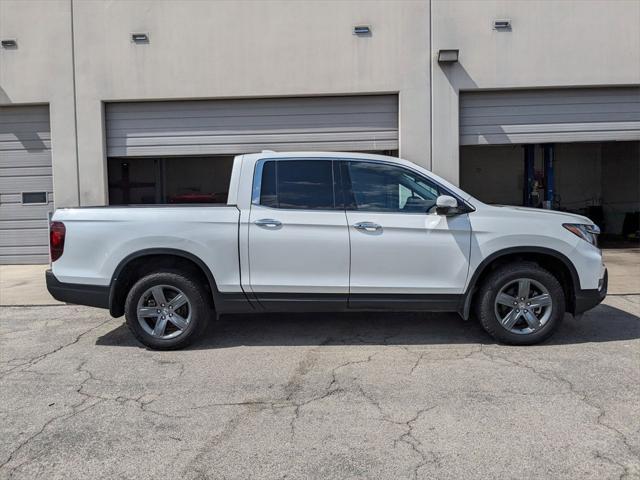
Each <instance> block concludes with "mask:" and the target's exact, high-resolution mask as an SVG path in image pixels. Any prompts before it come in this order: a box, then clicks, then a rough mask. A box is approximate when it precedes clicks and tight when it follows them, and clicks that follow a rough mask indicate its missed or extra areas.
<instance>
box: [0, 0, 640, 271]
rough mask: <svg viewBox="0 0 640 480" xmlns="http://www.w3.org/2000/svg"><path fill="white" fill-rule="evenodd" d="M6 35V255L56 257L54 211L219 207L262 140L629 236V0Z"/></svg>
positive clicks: (342, 7) (38, 4)
mask: <svg viewBox="0 0 640 480" xmlns="http://www.w3.org/2000/svg"><path fill="white" fill-rule="evenodd" d="M0 40H1V41H2V47H1V48H0V215H1V216H0V232H2V236H1V238H0V263H33V262H36V263H37V262H46V261H47V254H46V250H47V247H46V244H47V236H46V218H47V212H48V211H50V210H51V209H52V208H53V207H54V206H55V207H64V206H77V205H81V206H88V205H107V204H126V203H176V202H210V201H223V200H224V198H225V194H226V192H225V184H226V180H227V177H226V176H227V175H228V172H229V168H230V160H231V158H232V157H233V155H235V154H238V153H245V152H253V151H259V150H262V149H272V150H340V151H371V152H385V153H388V154H391V155H399V156H401V157H404V158H406V159H408V160H411V161H413V162H416V163H419V164H421V165H424V166H427V167H428V168H431V169H432V170H433V171H434V172H435V173H437V174H439V175H442V176H444V177H446V178H447V179H449V180H451V181H453V182H455V183H457V184H460V185H461V186H462V188H465V189H467V190H468V191H469V192H470V193H472V194H474V195H476V196H478V198H480V199H481V200H484V201H487V202H498V203H516V204H523V203H524V204H530V205H538V204H540V203H542V202H545V201H547V202H548V204H547V205H548V206H551V207H552V208H561V209H569V210H572V211H581V212H583V213H585V214H589V215H591V216H592V217H595V218H594V220H596V221H598V222H599V223H601V224H602V225H603V226H604V228H605V230H606V231H608V232H610V233H613V234H622V233H623V232H624V233H628V232H629V229H631V230H633V228H636V229H637V223H636V226H635V227H634V223H633V222H634V218H637V217H634V213H633V212H637V211H638V210H640V191H639V190H640V2H638V1H636V0H626V1H625V0H620V1H615V2H610V1H605V0H603V1H598V0H594V1H587V0H582V1H563V2H547V1H542V0H531V1H526V2H525V1H506V0H501V1H490V0H489V1H483V2H477V1H473V0H469V1H467V0H461V1H455V2H454V1H445V0H432V1H429V0H415V1H404V0H396V1H392V0H389V1H358V0H344V1H320V0H318V1H294V0H291V1H280V0H268V1H259V0H256V1H242V2H239V1H197V0H195V1H190V0H183V1H177V0H175V1H151V0H148V1H146V0H145V1H143V0H131V1H106V0H105V1H83V0H42V1H38V0H31V1H19V0H0ZM525 157H526V158H525ZM635 221H636V222H637V220H635Z"/></svg>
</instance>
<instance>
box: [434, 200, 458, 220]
mask: <svg viewBox="0 0 640 480" xmlns="http://www.w3.org/2000/svg"><path fill="white" fill-rule="evenodd" d="M457 208H458V200H456V199H455V198H453V197H451V196H449V195H440V196H439V197H438V198H437V199H436V213H437V214H438V215H452V214H455V213H457Z"/></svg>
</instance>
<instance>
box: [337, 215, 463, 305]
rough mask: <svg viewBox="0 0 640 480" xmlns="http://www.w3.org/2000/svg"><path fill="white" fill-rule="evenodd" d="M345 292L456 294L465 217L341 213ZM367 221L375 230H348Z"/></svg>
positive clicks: (460, 289) (460, 283)
mask: <svg viewBox="0 0 640 480" xmlns="http://www.w3.org/2000/svg"><path fill="white" fill-rule="evenodd" d="M347 219H348V222H349V234H350V237H351V288H350V292H351V293H397V294H403V293H408V294H412V293H413V294H431V293H433V294H445V293H454V294H461V293H463V289H464V286H465V283H466V280H467V274H468V271H469V237H470V229H469V216H468V215H467V214H464V215H457V216H453V217H445V216H442V215H436V214H435V213H433V214H428V215H427V214H422V215H421V214H413V213H411V214H409V213H404V214H397V213H377V212H357V211H349V212H347ZM359 222H372V223H375V224H377V225H380V227H381V229H380V230H379V231H375V232H368V231H363V230H358V229H356V228H354V225H355V224H357V223H359Z"/></svg>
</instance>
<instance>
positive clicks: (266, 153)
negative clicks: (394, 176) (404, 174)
mask: <svg viewBox="0 0 640 480" xmlns="http://www.w3.org/2000/svg"><path fill="white" fill-rule="evenodd" d="M244 157H252V158H292V159H304V158H307V159H308V158H362V159H374V160H384V161H392V162H393V161H396V162H399V163H402V159H400V158H398V157H390V156H387V155H378V154H374V153H354V152H319V151H295V152H276V151H274V150H263V151H262V152H260V153H248V154H245V155H244Z"/></svg>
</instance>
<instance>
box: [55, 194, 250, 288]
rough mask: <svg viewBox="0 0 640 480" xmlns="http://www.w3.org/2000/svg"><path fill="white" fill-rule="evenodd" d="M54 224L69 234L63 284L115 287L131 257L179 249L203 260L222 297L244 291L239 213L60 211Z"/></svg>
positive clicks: (199, 209) (60, 269)
mask: <svg viewBox="0 0 640 480" xmlns="http://www.w3.org/2000/svg"><path fill="white" fill-rule="evenodd" d="M53 219H54V220H56V221H61V222H64V224H65V227H66V229H67V234H66V239H65V252H64V254H63V255H62V256H61V257H60V258H59V259H58V260H57V261H55V262H53V265H52V270H53V274H54V275H55V276H56V277H57V278H58V280H60V281H61V282H66V283H74V284H89V285H109V283H110V282H111V280H112V277H113V274H114V272H115V270H116V268H117V267H118V265H119V264H120V262H121V261H122V260H124V259H125V258H126V257H128V256H129V255H132V254H135V253H137V252H140V251H142V250H148V249H175V250H180V251H184V252H188V253H190V254H192V255H194V256H196V257H197V258H199V259H201V260H202V261H203V262H204V263H205V264H206V265H207V266H208V267H209V269H210V270H211V273H212V274H213V275H214V278H215V279H216V282H217V284H218V288H219V289H220V291H223V292H237V291H240V272H239V269H238V220H239V212H238V209H237V208H235V207H226V206H220V207H211V206H209V207H207V206H176V207H173V206H164V207H121V208H118V207H111V208H79V209H75V208H73V209H61V210H58V211H56V213H55V215H54V217H53Z"/></svg>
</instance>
